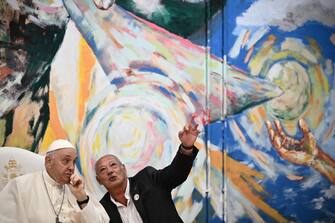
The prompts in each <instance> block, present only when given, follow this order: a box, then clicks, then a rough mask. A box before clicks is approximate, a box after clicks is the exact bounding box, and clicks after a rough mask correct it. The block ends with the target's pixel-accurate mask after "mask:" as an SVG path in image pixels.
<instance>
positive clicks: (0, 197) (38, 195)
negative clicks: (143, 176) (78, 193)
mask: <svg viewBox="0 0 335 223" xmlns="http://www.w3.org/2000/svg"><path fill="white" fill-rule="evenodd" d="M42 174H43V177H44V181H45V185H46V186H47V190H48V193H49V196H50V199H49V197H48V194H47V191H46V189H45V185H44V182H43V178H42ZM63 191H64V188H63V187H62V186H60V185H59V184H58V183H56V182H55V181H54V180H53V179H52V178H51V177H50V176H49V175H48V174H47V172H46V171H39V172H35V173H31V174H26V175H23V176H20V177H17V178H15V179H13V180H11V181H10V182H8V184H7V185H6V186H5V187H4V188H3V190H2V191H1V192H0V222H1V223H55V222H56V214H55V211H56V212H57V213H58V211H59V210H60V207H61V206H62V208H61V211H60V214H59V221H60V222H64V223H70V222H71V223H80V222H82V223H105V222H106V223H108V222H109V217H108V215H107V213H106V211H105V209H104V208H103V206H102V205H101V204H100V203H99V202H98V201H97V200H96V199H94V197H93V196H90V199H89V202H88V204H87V206H86V207H85V208H83V209H80V208H79V206H78V204H77V201H76V198H75V197H74V195H73V194H72V193H71V191H70V189H69V188H68V186H67V185H66V186H65V194H64V201H63V204H62V205H61V203H62V198H63ZM50 200H51V202H52V205H53V206H52V205H51V203H50ZM53 208H54V209H55V211H54V209H53Z"/></svg>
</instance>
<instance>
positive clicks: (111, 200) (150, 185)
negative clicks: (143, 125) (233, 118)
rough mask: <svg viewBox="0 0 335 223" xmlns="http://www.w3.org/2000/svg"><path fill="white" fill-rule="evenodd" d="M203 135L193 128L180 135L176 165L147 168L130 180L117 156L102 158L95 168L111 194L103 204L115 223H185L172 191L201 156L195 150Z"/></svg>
mask: <svg viewBox="0 0 335 223" xmlns="http://www.w3.org/2000/svg"><path fill="white" fill-rule="evenodd" d="M198 134H199V131H198V129H197V125H192V124H189V125H187V126H185V127H184V129H183V130H182V131H180V132H179V139H180V141H181V145H180V146H179V150H178V152H177V154H176V156H175V157H174V159H173V161H172V163H171V164H170V165H169V166H167V167H165V168H163V169H160V170H157V169H155V168H153V167H150V166H148V167H145V168H144V169H143V170H141V171H140V172H139V173H137V174H136V175H135V176H133V177H129V178H128V177H127V171H126V168H125V166H124V164H122V163H121V161H120V160H119V159H118V158H117V157H116V156H114V155H105V156H103V157H101V158H100V159H99V160H98V161H97V162H96V165H95V171H96V178H97V181H98V182H99V183H100V184H102V185H104V186H105V188H106V189H107V191H108V192H107V193H106V194H105V195H104V197H103V198H102V199H101V200H100V202H101V204H102V205H103V206H104V208H105V209H106V212H107V213H108V215H109V217H110V222H112V223H122V222H123V223H142V222H143V223H158V222H159V223H165V222H166V223H178V222H183V221H182V219H181V218H180V217H179V215H178V212H177V210H176V208H175V206H174V203H173V200H172V197H171V191H172V189H173V188H175V187H177V186H179V185H180V184H182V183H183V182H184V181H185V180H186V178H187V176H188V174H189V172H190V170H191V168H192V165H193V161H194V159H195V157H196V155H197V153H198V149H197V148H196V147H195V146H194V142H195V140H196V139H197V137H198Z"/></svg>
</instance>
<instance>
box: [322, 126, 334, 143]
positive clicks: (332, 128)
mask: <svg viewBox="0 0 335 223" xmlns="http://www.w3.org/2000/svg"><path fill="white" fill-rule="evenodd" d="M334 129H335V121H332V123H330V125H329V127H328V129H327V131H326V132H325V134H324V135H323V137H322V140H321V142H325V141H328V140H329V138H330V137H331V136H332V132H333V130H334Z"/></svg>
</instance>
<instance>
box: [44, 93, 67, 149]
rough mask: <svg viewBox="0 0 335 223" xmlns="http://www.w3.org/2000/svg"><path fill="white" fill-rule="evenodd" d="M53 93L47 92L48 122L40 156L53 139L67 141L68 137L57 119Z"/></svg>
mask: <svg viewBox="0 0 335 223" xmlns="http://www.w3.org/2000/svg"><path fill="white" fill-rule="evenodd" d="M56 100H57V99H56V96H55V93H54V92H53V91H52V90H50V91H49V109H50V120H49V124H48V127H47V129H46V132H45V135H44V138H43V141H42V144H41V146H40V149H39V153H40V154H44V153H45V151H46V150H47V148H48V146H49V144H50V143H51V142H52V141H54V140H55V139H60V138H62V139H67V138H68V135H67V133H66V131H65V129H64V128H63V127H62V124H61V121H60V119H59V114H58V109H57V102H56Z"/></svg>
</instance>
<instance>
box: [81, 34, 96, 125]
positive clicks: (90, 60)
mask: <svg viewBox="0 0 335 223" xmlns="http://www.w3.org/2000/svg"><path fill="white" fill-rule="evenodd" d="M79 55H80V56H79V77H78V79H79V93H78V121H79V123H82V121H83V119H84V115H85V104H86V101H87V99H88V97H89V89H90V84H91V78H92V73H93V72H92V69H93V67H94V65H95V63H96V59H95V56H94V55H93V53H92V50H91V48H90V47H89V46H88V44H87V43H86V41H85V40H84V39H83V38H82V37H81V38H80V54H79Z"/></svg>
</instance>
